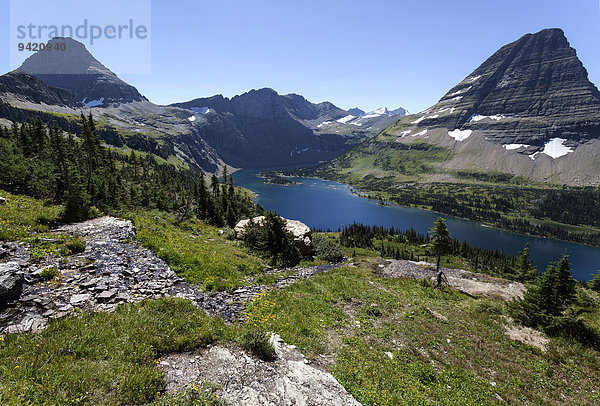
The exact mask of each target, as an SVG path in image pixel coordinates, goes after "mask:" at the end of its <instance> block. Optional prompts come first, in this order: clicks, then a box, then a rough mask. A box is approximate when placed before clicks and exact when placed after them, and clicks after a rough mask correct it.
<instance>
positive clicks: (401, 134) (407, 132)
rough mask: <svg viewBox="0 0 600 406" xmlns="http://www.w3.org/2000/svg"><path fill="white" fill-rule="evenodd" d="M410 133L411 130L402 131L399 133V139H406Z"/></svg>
mask: <svg viewBox="0 0 600 406" xmlns="http://www.w3.org/2000/svg"><path fill="white" fill-rule="evenodd" d="M411 132H412V130H407V131H402V132H401V133H400V136H401V137H406V136H407V135H408V134H410V133H411Z"/></svg>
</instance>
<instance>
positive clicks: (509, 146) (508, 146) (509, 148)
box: [502, 144, 529, 151]
mask: <svg viewBox="0 0 600 406" xmlns="http://www.w3.org/2000/svg"><path fill="white" fill-rule="evenodd" d="M502 147H503V148H504V149H505V150H507V151H512V150H515V149H519V148H529V145H526V144H504V145H503V146H502Z"/></svg>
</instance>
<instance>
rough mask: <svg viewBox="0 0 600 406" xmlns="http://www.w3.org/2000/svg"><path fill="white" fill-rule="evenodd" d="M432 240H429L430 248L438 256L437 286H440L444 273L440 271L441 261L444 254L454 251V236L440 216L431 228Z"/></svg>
mask: <svg viewBox="0 0 600 406" xmlns="http://www.w3.org/2000/svg"><path fill="white" fill-rule="evenodd" d="M429 232H430V236H431V241H430V242H429V250H430V251H431V253H432V255H434V256H435V257H436V258H437V261H436V273H437V281H436V286H439V285H440V284H441V282H442V278H443V276H444V273H443V272H442V271H440V262H441V260H442V256H444V255H447V254H450V253H452V238H451V237H450V232H449V231H448V228H447V227H446V222H445V221H444V219H443V218H441V217H439V218H438V219H437V220H436V222H435V224H434V226H433V227H432V228H431V229H430V231H429Z"/></svg>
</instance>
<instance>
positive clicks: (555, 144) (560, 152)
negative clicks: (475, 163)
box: [542, 138, 573, 159]
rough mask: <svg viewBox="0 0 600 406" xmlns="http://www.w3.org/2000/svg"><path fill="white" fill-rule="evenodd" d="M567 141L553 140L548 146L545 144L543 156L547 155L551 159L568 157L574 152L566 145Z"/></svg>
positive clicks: (561, 139)
mask: <svg viewBox="0 0 600 406" xmlns="http://www.w3.org/2000/svg"><path fill="white" fill-rule="evenodd" d="M565 141H566V140H565V139H563V138H552V139H551V140H550V141H548V142H547V143H546V144H544V150H543V151H542V154H546V155H548V156H549V157H551V158H553V159H554V158H560V157H561V156H565V155H567V154H568V153H569V152H573V149H572V148H570V147H567V146H566V145H565Z"/></svg>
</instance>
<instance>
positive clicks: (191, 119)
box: [188, 116, 196, 123]
mask: <svg viewBox="0 0 600 406" xmlns="http://www.w3.org/2000/svg"><path fill="white" fill-rule="evenodd" d="M188 120H190V122H192V123H193V122H194V121H196V116H191V117H188Z"/></svg>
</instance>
